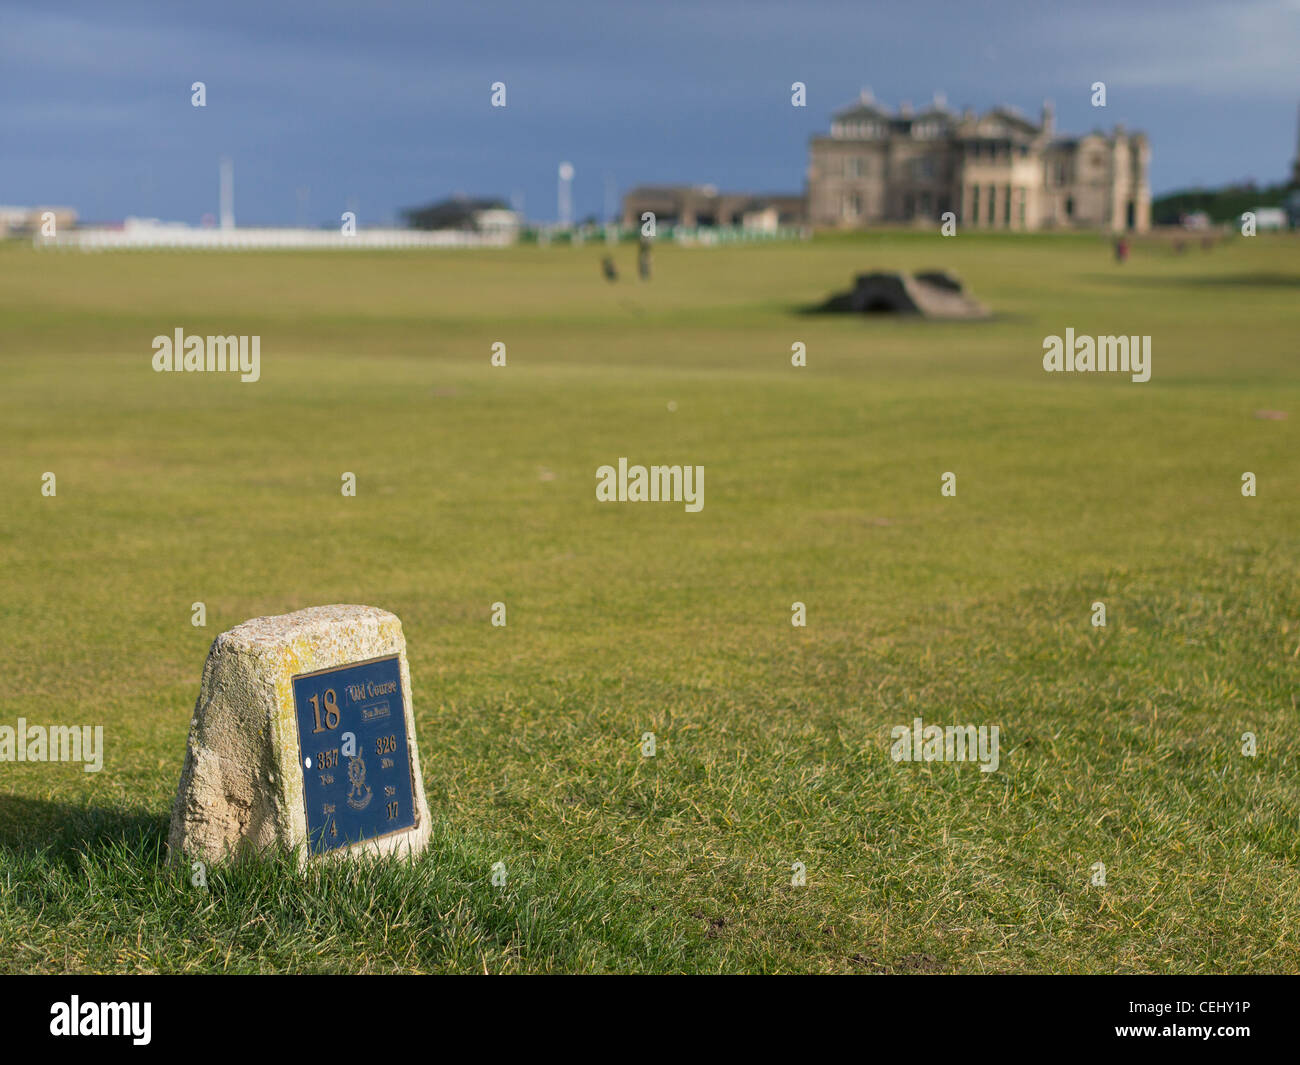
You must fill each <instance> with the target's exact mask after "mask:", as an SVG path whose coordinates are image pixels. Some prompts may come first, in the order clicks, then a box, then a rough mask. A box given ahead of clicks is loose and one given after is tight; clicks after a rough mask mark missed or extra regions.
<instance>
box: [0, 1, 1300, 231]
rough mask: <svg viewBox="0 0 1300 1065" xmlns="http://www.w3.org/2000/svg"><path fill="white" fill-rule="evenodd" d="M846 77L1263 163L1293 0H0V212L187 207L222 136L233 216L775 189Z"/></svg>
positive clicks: (1297, 11)
mask: <svg viewBox="0 0 1300 1065" xmlns="http://www.w3.org/2000/svg"><path fill="white" fill-rule="evenodd" d="M194 81H203V82H205V83H206V85H207V94H208V100H207V102H208V106H207V107H206V108H204V109H196V108H193V107H191V105H190V85H191V83H193V82H194ZM494 81H504V82H505V83H506V86H507V100H508V106H507V107H505V108H504V109H494V108H492V107H491V106H490V102H489V96H490V88H489V87H490V85H491V84H492V82H494ZM794 81H803V82H805V83H806V84H807V86H808V106H807V107H806V108H805V109H797V108H793V107H791V106H790V85H791V83H792V82H794ZM1094 81H1104V82H1106V86H1107V105H1108V106H1107V107H1106V108H1105V109H1104V110H1103V109H1095V108H1093V107H1092V106H1091V104H1090V102H1089V96H1090V90H1089V86H1090V85H1091V84H1092V83H1093V82H1094ZM864 85H869V86H871V88H872V89H873V90H874V92H875V95H876V97H877V98H878V99H880V100H882V101H884V102H885V103H887V104H889V105H891V106H895V105H897V104H898V103H899V102H900V101H902V100H910V101H912V102H913V103H914V104H917V105H920V104H924V103H926V102H928V101H929V100H930V99H931V97H932V95H933V93H934V91H935V90H942V91H943V92H944V93H945V94H946V96H947V99H948V102H949V104H950V105H951V106H953V107H955V108H957V109H962V108H964V107H967V106H969V107H972V108H975V109H977V110H985V109H987V108H989V107H992V106H994V105H996V104H999V103H1007V104H1012V105H1016V106H1019V107H1021V108H1022V109H1024V110H1025V111H1027V112H1029V113H1030V114H1035V115H1036V114H1037V113H1038V110H1039V108H1040V107H1041V105H1042V101H1043V99H1044V98H1045V97H1050V98H1051V99H1052V100H1053V101H1054V102H1055V105H1056V113H1057V126H1058V128H1060V129H1062V130H1065V131H1068V132H1085V131H1087V130H1089V129H1091V128H1093V127H1095V126H1102V127H1105V128H1110V127H1111V126H1113V125H1114V124H1116V123H1124V124H1125V125H1127V126H1129V127H1130V128H1136V129H1143V130H1146V131H1147V133H1148V134H1149V136H1150V137H1151V142H1152V156H1153V158H1152V174H1151V178H1152V187H1153V188H1154V189H1155V190H1156V192H1160V191H1165V190H1169V189H1172V188H1178V187H1183V186H1187V185H1192V184H1197V183H1202V184H1217V183H1222V182H1226V181H1230V180H1236V179H1241V178H1246V177H1253V178H1255V179H1256V180H1258V181H1260V182H1261V183H1263V182H1271V181H1275V180H1279V179H1281V178H1283V177H1285V176H1286V175H1287V174H1288V173H1289V169H1290V161H1291V159H1292V158H1293V157H1294V155H1295V152H1296V122H1297V104H1300V0H1217V2H1213V3H1205V2H1203V0H1179V2H1170V3H1166V2H1163V0H1150V2H1144V0H1124V2H1120V3H1114V2H1110V0H1100V2H1089V3H1070V4H1060V3H1044V2H1034V3H1030V2H1012V0H1007V2H1001V3H983V2H979V0H969V2H962V0H951V2H946V3H935V2H930V0H911V2H906V3H891V4H873V3H868V2H863V0H856V2H844V3H841V2H838V0H835V2H817V0H805V2H799V3H791V2H784V3H770V2H768V0H746V2H731V0H726V2H709V0H693V2H679V0H656V2H654V3H649V2H646V3H637V4H630V3H629V4H624V3H618V2H616V0H606V2H603V3H587V4H579V3H570V2H566V0H557V2H547V0H533V2H530V3H509V2H502V0H493V2H490V3H484V2H471V3H460V4H443V3H408V2H384V0H369V2H365V3H360V2H353V3H339V2H335V0H314V2H312V3H297V2H293V3H290V2H279V0H260V2H256V3H254V2H247V0H222V2H220V3H211V4H209V3H192V2H172V3H142V2H136V0H112V2H106V0H91V2H73V3H59V2H57V0H41V2H31V3H28V2H19V3H14V2H10V0H0V101H2V104H0V204H34V203H54V204H69V205H71V206H74V207H76V208H78V209H79V210H80V212H81V214H82V216H83V217H84V218H89V219H99V220H108V219H118V218H122V217H124V216H126V215H132V214H134V215H147V216H157V217H162V218H166V219H172V220H179V221H190V222H197V221H199V219H200V218H201V216H203V215H204V214H208V213H213V214H215V212H216V210H217V161H218V159H219V157H220V156H222V155H229V156H231V157H232V158H233V159H234V161H235V178H236V180H235V187H236V196H235V209H236V215H237V217H238V220H239V222H240V223H241V224H250V225H264V224H271V223H296V222H299V221H306V222H309V223H312V224H317V223H321V222H327V221H333V222H334V223H335V224H337V220H338V216H339V215H340V214H341V213H342V212H343V211H344V210H348V209H353V210H355V211H356V212H357V214H358V222H359V224H361V225H366V224H371V225H377V224H382V223H384V222H387V221H390V220H392V219H393V218H394V217H395V215H396V212H397V211H398V210H400V209H401V208H402V207H407V206H413V205H417V204H420V203H426V202H428V201H430V200H433V199H437V198H441V197H443V196H446V195H449V194H453V193H464V194H467V195H474V196H478V195H499V196H502V197H505V198H507V199H511V198H515V199H516V200H519V201H522V205H523V207H524V209H525V211H526V213H527V214H528V215H529V216H530V217H532V218H538V219H549V218H554V217H555V215H556V192H555V184H556V180H555V174H556V167H557V165H558V163H559V162H560V161H561V160H564V159H567V160H569V161H571V162H572V163H573V164H574V167H575V169H576V174H577V176H576V180H575V183H574V202H575V210H576V214H577V215H578V217H584V216H586V215H588V214H603V212H604V206H605V203H606V197H607V188H608V187H609V185H610V184H611V183H612V185H613V187H614V189H615V190H616V192H617V193H619V194H621V193H622V192H623V191H624V190H626V189H627V188H629V187H631V186H632V185H636V184H641V183H651V182H690V183H694V182H701V183H703V182H712V183H714V184H716V185H719V186H721V187H723V188H726V189H735V190H751V191H757V192H779V191H798V190H800V189H801V188H802V187H803V177H804V169H805V167H806V165H807V144H808V138H809V136H811V135H812V134H814V133H816V132H820V131H823V130H825V128H826V127H827V125H828V123H829V116H830V113H831V111H832V110H834V109H836V108H838V107H840V106H842V105H843V104H845V103H847V102H849V101H851V100H852V99H853V98H855V97H856V96H857V94H858V91H859V90H860V88H861V87H863V86H864ZM303 190H309V192H304V191H303Z"/></svg>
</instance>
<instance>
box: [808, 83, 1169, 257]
mask: <svg viewBox="0 0 1300 1065" xmlns="http://www.w3.org/2000/svg"><path fill="white" fill-rule="evenodd" d="M1149 161H1150V149H1149V146H1148V144H1147V139H1146V135H1145V134H1142V133H1128V132H1126V131H1125V129H1124V128H1123V127H1122V126H1116V127H1115V129H1114V130H1113V131H1112V132H1110V133H1102V132H1093V133H1089V134H1086V135H1084V136H1081V137H1063V136H1059V135H1058V134H1057V133H1056V132H1055V129H1054V124H1053V116H1052V109H1051V106H1050V105H1046V104H1045V105H1044V107H1043V111H1042V116H1041V118H1040V120H1039V121H1038V122H1033V121H1031V120H1030V119H1029V118H1027V117H1025V116H1024V115H1022V114H1020V113H1019V112H1017V111H1014V110H1011V109H1009V108H997V109H995V110H993V111H990V112H989V113H987V114H985V115H983V116H980V117H977V116H976V115H975V114H974V113H973V112H970V111H967V112H965V113H964V114H960V115H959V114H957V113H955V112H953V111H951V110H949V109H948V107H947V106H946V104H945V103H944V101H943V99H942V98H941V97H936V99H935V102H934V103H933V104H932V105H931V106H929V107H928V108H926V109H925V110H922V111H919V112H915V113H914V112H913V111H912V109H911V108H910V107H908V106H907V105H904V106H903V107H902V108H900V109H899V110H898V111H897V112H895V113H891V112H889V111H887V110H886V109H885V108H883V107H882V106H880V105H879V104H877V103H876V102H875V101H874V100H873V99H872V98H871V96H870V94H869V93H863V95H862V98H861V99H860V100H858V101H857V102H856V103H855V104H853V105H852V106H850V107H847V108H845V109H844V110H842V111H839V112H837V113H836V114H835V115H834V116H833V120H832V122H831V132H830V135H829V136H818V137H814V138H813V139H812V145H811V157H810V161H809V166H808V214H809V221H810V222H811V223H812V224H813V225H815V226H826V227H836V228H845V229H857V228H862V227H866V226H870V225H879V224H918V225H937V224H938V223H939V222H940V219H941V216H942V215H943V214H944V213H945V212H949V211H951V212H952V213H954V214H955V215H956V217H957V221H958V223H959V225H962V226H968V227H973V228H980V229H1012V230H1032V229H1048V228H1054V227H1060V228H1074V227H1079V228H1094V229H1102V230H1109V231H1112V232H1121V231H1125V230H1134V231H1137V232H1145V231H1146V230H1147V229H1149V228H1150V225H1151V189H1150V185H1149V182H1148V179H1147V170H1148V164H1149Z"/></svg>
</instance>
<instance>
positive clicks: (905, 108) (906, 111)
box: [898, 100, 912, 118]
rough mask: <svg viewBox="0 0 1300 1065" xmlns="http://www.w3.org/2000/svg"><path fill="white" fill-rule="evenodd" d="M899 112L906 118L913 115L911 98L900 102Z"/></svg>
mask: <svg viewBox="0 0 1300 1065" xmlns="http://www.w3.org/2000/svg"><path fill="white" fill-rule="evenodd" d="M898 113H899V114H900V115H902V116H903V117H904V118H911V117H912V101H911V100H904V101H903V102H902V103H901V104H899V105H898Z"/></svg>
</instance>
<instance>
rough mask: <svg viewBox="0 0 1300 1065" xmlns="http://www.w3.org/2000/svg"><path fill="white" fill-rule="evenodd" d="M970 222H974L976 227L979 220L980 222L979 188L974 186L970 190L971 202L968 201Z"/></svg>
mask: <svg viewBox="0 0 1300 1065" xmlns="http://www.w3.org/2000/svg"><path fill="white" fill-rule="evenodd" d="M970 220H971V221H972V222H974V223H975V224H976V225H978V224H979V220H980V187H979V186H978V185H976V186H974V187H973V188H972V189H971V200H970Z"/></svg>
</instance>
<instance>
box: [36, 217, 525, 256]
mask: <svg viewBox="0 0 1300 1065" xmlns="http://www.w3.org/2000/svg"><path fill="white" fill-rule="evenodd" d="M514 242H515V234H514V233H510V232H502V233H473V232H461V231H459V230H435V231H428V230H419V229H358V230H357V231H356V232H355V233H352V234H344V233H341V232H339V231H337V230H332V229H257V228H249V229H198V228H194V227H191V226H176V225H153V224H140V223H134V224H132V223H128V224H127V225H126V226H123V227H122V228H121V229H103V228H87V229H73V230H70V231H68V232H66V233H62V234H60V235H59V236H57V237H40V236H37V237H36V238H35V239H34V240H33V242H32V243H33V244H34V245H35V246H36V247H37V248H74V249H77V250H79V251H118V250H122V249H130V248H187V249H198V250H205V251H242V250H246V249H254V248H310V249H318V248H351V249H362V248H369V249H379V248H383V249H402V248H501V247H505V246H507V245H510V244H513V243H514Z"/></svg>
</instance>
